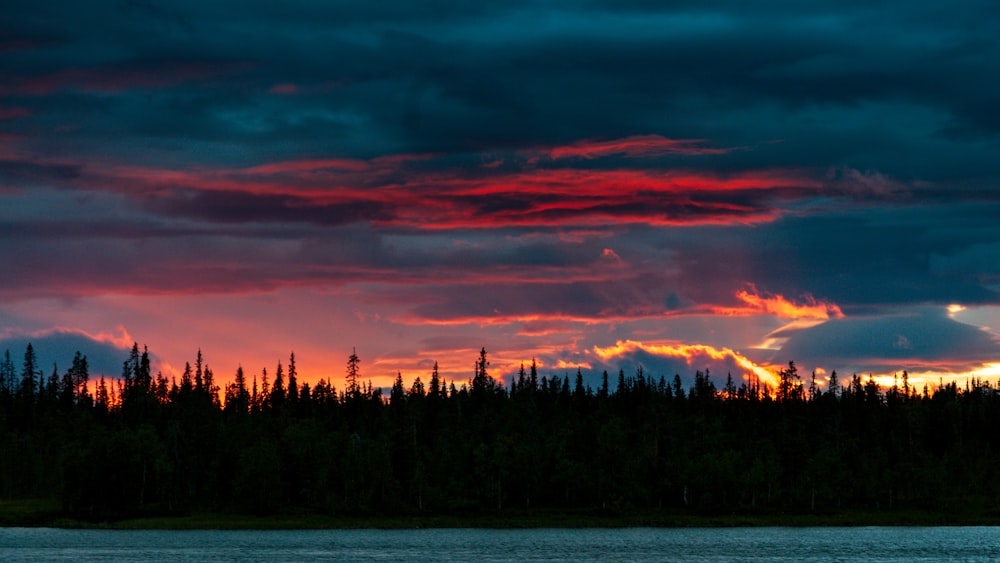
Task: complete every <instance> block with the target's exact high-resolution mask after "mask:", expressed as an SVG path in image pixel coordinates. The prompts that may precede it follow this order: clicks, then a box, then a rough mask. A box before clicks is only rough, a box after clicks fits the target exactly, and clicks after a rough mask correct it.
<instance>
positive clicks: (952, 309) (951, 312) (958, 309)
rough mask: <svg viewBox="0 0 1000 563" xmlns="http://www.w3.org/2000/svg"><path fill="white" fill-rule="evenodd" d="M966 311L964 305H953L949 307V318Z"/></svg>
mask: <svg viewBox="0 0 1000 563" xmlns="http://www.w3.org/2000/svg"><path fill="white" fill-rule="evenodd" d="M964 310H965V306H964V305H959V304H958V303H952V304H951V305H948V316H949V317H954V316H955V315H956V314H957V313H961V312H962V311H964Z"/></svg>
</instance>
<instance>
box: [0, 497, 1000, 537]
mask: <svg viewBox="0 0 1000 563" xmlns="http://www.w3.org/2000/svg"><path fill="white" fill-rule="evenodd" d="M865 526H886V527H913V526H1000V514H995V513H974V512H969V513H963V514H957V513H950V512H937V511H928V510H907V509H901V510H892V511H858V510H852V511H842V512H831V513H826V514H816V513H788V512H755V513H744V514H739V513H730V514H692V513H685V512H673V511H636V512H630V513H618V514H608V513H594V512H587V511H579V512H559V511H552V512H546V511H537V512H522V511H517V510H511V511H509V512H506V513H492V514H489V513H470V514H451V515H446V514H437V515H396V516H378V515H329V514H321V513H277V514H271V515H246V514H235V513H226V512H209V511H205V512H191V513H187V514H179V515H163V514H149V515H128V516H125V517H122V518H110V517H109V518H94V519H80V518H75V517H73V516H71V515H67V514H65V513H63V512H61V511H60V510H58V508H57V507H56V506H54V504H53V503H51V502H49V501H38V500H23V501H22V500H18V501H0V527H45V528H63V529H108V530H338V529H339V530H349V529H385V530H393V529H395V530H399V529H449V528H451V529H454V528H481V529H540V528H569V529H573V528H575V529H582V528H608V529H613V528H734V527H747V528H750V527H755V528H756V527H794V528H801V527H865Z"/></svg>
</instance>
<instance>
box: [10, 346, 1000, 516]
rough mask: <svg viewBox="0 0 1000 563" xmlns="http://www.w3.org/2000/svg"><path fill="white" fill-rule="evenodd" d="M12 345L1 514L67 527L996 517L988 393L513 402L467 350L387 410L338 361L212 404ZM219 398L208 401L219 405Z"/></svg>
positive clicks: (785, 378)
mask: <svg viewBox="0 0 1000 563" xmlns="http://www.w3.org/2000/svg"><path fill="white" fill-rule="evenodd" d="M37 363H38V362H37V359H36V358H35V355H34V352H33V350H32V349H31V347H30V346H29V348H28V349H27V350H26V352H25V355H24V359H23V362H22V365H21V368H20V370H18V369H17V367H16V366H15V364H14V362H13V361H11V359H10V355H9V353H8V354H7V355H6V357H5V358H4V359H3V360H2V361H0V495H2V497H3V498H5V499H17V498H51V499H55V500H57V501H58V502H59V503H60V505H61V507H62V511H63V513H64V514H65V515H68V516H71V517H75V518H84V519H85V518H107V517H118V516H124V515H134V514H141V513H164V514H169V513H185V512H188V511H192V510H224V511H229V512H244V513H253V514H269V513H275V512H286V513H287V512H290V511H292V512H299V513H301V512H313V513H319V514H330V515H407V514H431V515H433V514H441V515H445V514H471V513H480V514H483V513H497V512H498V511H500V512H502V511H510V510H516V511H520V512H521V513H525V514H527V513H532V512H536V511H538V512H541V513H544V512H545V511H552V510H561V511H596V512H601V513H612V514H613V513H627V512H629V511H645V512H647V513H648V512H650V511H659V510H663V511H673V512H677V511H688V512H691V513H698V514H712V513H719V514H722V513H725V514H732V513H734V512H739V513H744V514H753V513H770V512H774V511H788V512H797V513H817V514H831V513H836V512H839V511H845V510H852V509H863V510H902V509H911V508H915V509H934V510H944V511H948V510H964V509H965V508H967V507H968V506H980V507H990V506H995V505H996V503H997V501H998V500H1000V479H998V477H1000V455H998V453H1000V392H998V391H997V390H996V389H994V388H993V387H991V386H990V385H989V384H986V383H982V382H978V381H973V382H970V384H969V385H968V386H966V387H965V388H964V389H960V388H958V387H956V386H955V385H949V386H944V387H941V388H939V389H937V390H936V391H935V392H933V393H930V392H928V390H927V389H926V388H925V389H922V390H915V389H913V388H911V387H910V385H909V384H908V382H907V380H906V378H905V374H904V378H903V379H902V380H901V382H900V385H897V386H893V387H892V388H889V389H880V388H879V387H878V386H877V385H876V384H875V383H874V381H871V380H870V378H869V379H868V380H867V381H863V380H862V379H860V378H858V377H857V376H855V377H853V378H852V379H850V380H849V381H847V382H846V385H844V386H843V387H841V386H839V385H837V384H836V383H835V382H831V383H832V384H830V385H825V386H824V387H826V388H825V389H823V390H820V389H819V388H818V387H816V386H815V385H814V384H803V383H802V382H801V381H800V380H799V375H798V373H797V370H796V369H795V366H794V365H792V364H790V365H789V368H788V369H786V370H782V372H781V381H782V383H781V384H780V385H778V386H777V388H775V389H773V390H769V389H767V388H761V387H760V386H758V385H755V384H750V383H747V382H744V383H743V384H742V385H740V386H739V387H737V386H736V385H735V384H734V383H733V382H732V380H731V379H727V381H726V382H725V383H724V385H723V387H722V388H721V389H717V388H716V386H715V385H714V384H713V382H712V380H711V378H710V376H709V374H707V373H700V372H699V373H697V374H696V377H695V382H694V385H693V386H692V387H690V388H686V389H685V388H684V387H683V386H682V385H681V380H680V378H679V377H677V376H674V377H673V378H671V379H670V380H669V381H668V380H667V379H666V378H665V377H658V378H657V377H651V376H649V375H648V374H646V373H643V372H642V371H641V370H640V371H639V373H636V374H634V375H630V376H627V375H626V374H624V373H621V372H619V373H618V374H617V376H616V377H613V378H612V381H611V382H609V381H608V379H609V378H608V376H607V374H604V377H603V382H602V384H601V385H599V387H598V388H597V389H592V388H590V387H589V386H586V385H585V384H584V378H583V376H582V374H581V373H579V372H578V373H577V374H575V377H573V376H563V377H560V376H558V375H549V376H548V377H539V376H538V374H537V373H536V369H535V367H534V366H529V367H527V368H526V369H522V370H521V373H520V374H519V375H518V376H516V377H515V378H514V380H513V381H512V382H511V383H510V385H509V386H504V385H501V384H499V383H497V382H496V381H495V380H494V379H493V378H492V377H490V375H489V373H488V369H489V362H488V360H487V356H486V351H485V350H483V351H482V352H481V354H480V356H479V358H478V360H477V362H476V369H475V373H474V374H473V377H472V378H471V379H470V380H469V381H467V382H464V383H461V384H460V385H457V386H456V384H455V383H454V382H453V383H450V384H447V383H446V382H444V381H443V380H441V378H439V377H438V374H437V367H436V366H435V369H434V371H433V372H432V373H430V374H428V376H429V377H428V381H427V383H424V382H422V381H421V379H419V378H418V379H416V380H415V381H414V382H413V383H412V384H411V385H410V386H409V387H408V388H407V387H405V386H404V383H403V380H402V378H401V377H400V378H397V380H396V382H395V385H394V386H393V387H392V389H391V391H389V392H388V394H387V396H386V395H385V394H383V392H382V391H381V390H380V389H377V388H373V387H372V386H371V385H370V384H364V383H362V382H361V378H360V374H361V370H360V360H359V359H358V357H357V355H356V354H352V355H351V358H350V359H349V361H348V364H347V366H346V367H347V369H346V373H347V379H346V385H345V391H344V392H342V393H340V392H337V390H336V389H335V388H334V387H333V386H332V385H331V384H330V382H328V381H320V382H318V383H317V384H315V385H314V386H313V387H310V386H309V385H308V384H301V385H300V384H299V382H298V380H297V375H298V374H297V373H296V368H295V359H294V355H292V357H291V360H290V362H289V363H288V365H287V367H286V366H282V365H280V364H279V365H278V367H277V369H276V370H275V371H274V372H273V374H272V376H271V377H270V378H269V376H268V374H267V372H266V371H264V372H263V373H262V374H261V377H260V379H259V380H258V378H257V377H256V376H254V377H253V378H252V381H248V380H247V377H246V376H245V374H244V373H243V371H242V369H240V370H239V371H238V372H237V373H236V375H235V378H234V381H233V382H232V383H231V384H229V385H227V386H226V388H225V389H222V390H220V389H219V388H218V387H217V386H216V384H215V380H214V377H213V375H212V372H211V370H210V369H208V368H207V367H205V366H204V365H202V361H201V354H200V352H199V354H198V358H197V360H196V362H195V365H194V366H193V367H192V366H190V365H189V366H187V368H186V370H185V372H184V374H183V376H182V377H181V379H180V381H167V380H166V379H165V378H163V377H161V376H153V375H152V374H151V372H150V361H149V356H148V354H147V353H145V352H140V350H139V348H138V347H134V348H133V350H132V353H131V355H130V357H129V358H128V359H127V360H126V361H125V362H124V366H123V373H122V377H121V378H120V379H116V380H114V382H113V384H111V383H109V382H108V381H105V380H104V379H103V378H102V379H101V380H100V381H99V382H96V384H95V382H89V381H88V379H89V376H88V369H87V361H86V358H85V357H82V356H80V355H79V354H78V355H77V357H76V358H75V359H74V361H73V365H72V367H71V368H70V369H69V370H67V371H66V372H65V373H62V374H60V373H59V372H58V371H53V373H52V374H51V375H50V376H49V377H44V376H43V375H42V373H41V372H40V371H39V369H38V366H37ZM220 395H222V399H221V400H220Z"/></svg>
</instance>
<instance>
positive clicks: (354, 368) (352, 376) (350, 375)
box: [344, 348, 437, 397]
mask: <svg viewBox="0 0 1000 563" xmlns="http://www.w3.org/2000/svg"><path fill="white" fill-rule="evenodd" d="M360 364H361V360H360V359H358V351H357V349H356V348H352V349H351V355H350V357H348V358H347V375H346V377H345V378H344V379H345V382H346V384H347V390H346V391H347V396H349V397H357V396H358V394H359V392H360V388H359V387H358V376H359V375H360V373H361V370H360V369H359V367H358V366H359V365H360ZM434 366H435V367H437V363H435V364H434Z"/></svg>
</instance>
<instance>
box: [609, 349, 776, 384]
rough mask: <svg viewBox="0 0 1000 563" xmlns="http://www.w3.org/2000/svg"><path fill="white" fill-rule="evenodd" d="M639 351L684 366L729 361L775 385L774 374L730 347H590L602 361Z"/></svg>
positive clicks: (761, 380)
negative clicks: (703, 362)
mask: <svg viewBox="0 0 1000 563" xmlns="http://www.w3.org/2000/svg"><path fill="white" fill-rule="evenodd" d="M639 351H642V352H646V353H647V354H651V355H654V356H660V357H663V358H678V359H683V360H684V361H685V362H687V364H688V365H695V364H696V362H697V361H699V360H706V359H707V360H714V361H732V362H734V363H735V364H736V365H738V366H740V367H741V368H743V369H744V370H746V373H747V374H752V375H754V376H756V377H757V379H758V380H759V381H760V382H761V383H764V384H767V385H770V386H775V385H777V384H778V378H777V376H775V375H774V374H773V373H771V372H770V371H768V370H767V369H766V368H764V367H763V366H760V365H758V364H756V363H754V362H753V361H751V360H750V359H749V358H747V357H746V356H744V355H743V354H740V353H739V352H737V351H735V350H732V349H730V348H716V347H714V346H709V345H707V344H647V343H644V342H639V341H635V340H624V341H622V340H619V341H618V342H617V343H616V344H615V345H614V346H607V347H605V348H601V347H599V346H594V348H593V353H594V354H596V355H597V356H598V357H599V358H601V359H602V360H604V361H609V360H612V359H615V358H620V357H621V356H624V355H626V354H631V353H635V352H639Z"/></svg>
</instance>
